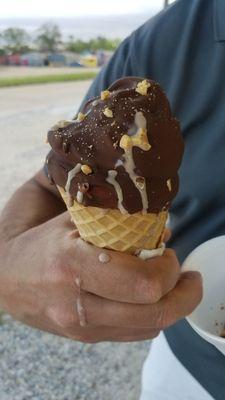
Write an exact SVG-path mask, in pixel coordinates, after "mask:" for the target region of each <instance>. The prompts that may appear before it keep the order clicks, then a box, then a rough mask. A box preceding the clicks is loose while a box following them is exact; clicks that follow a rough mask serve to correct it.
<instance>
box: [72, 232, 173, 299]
mask: <svg viewBox="0 0 225 400" xmlns="http://www.w3.org/2000/svg"><path fill="white" fill-rule="evenodd" d="M74 242H75V257H76V266H77V267H78V269H79V274H80V278H81V286H82V289H83V290H85V291H87V292H90V293H93V294H95V295H98V296H100V297H104V298H107V299H110V300H115V301H119V302H127V303H139V304H149V303H155V302H157V301H158V300H159V299H160V298H161V297H163V296H164V295H165V294H166V293H168V292H169V291H170V290H171V289H172V288H174V286H175V285H176V282H177V280H178V279H179V276H180V266H179V262H178V260H177V258H176V255H175V253H174V252H173V251H172V250H169V249H167V250H165V252H164V255H163V256H160V257H155V258H152V259H150V260H146V261H144V260H141V259H139V258H138V257H136V256H132V255H128V254H124V253H120V252H116V251H112V250H107V249H99V248H97V247H95V246H92V245H90V244H88V243H86V242H84V241H83V240H82V239H80V238H78V239H76V240H75V241H74ZM101 261H107V262H101Z"/></svg>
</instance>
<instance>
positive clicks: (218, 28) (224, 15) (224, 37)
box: [213, 0, 225, 42]
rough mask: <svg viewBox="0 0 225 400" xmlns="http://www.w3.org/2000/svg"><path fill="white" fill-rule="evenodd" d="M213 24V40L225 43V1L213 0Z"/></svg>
mask: <svg viewBox="0 0 225 400" xmlns="http://www.w3.org/2000/svg"><path fill="white" fill-rule="evenodd" d="M213 23H214V38H215V40H216V41H217V42H223V41H225V0H214V15H213Z"/></svg>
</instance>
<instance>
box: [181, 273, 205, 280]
mask: <svg viewBox="0 0 225 400" xmlns="http://www.w3.org/2000/svg"><path fill="white" fill-rule="evenodd" d="M184 275H185V278H186V279H197V278H198V279H201V281H202V275H201V274H200V272H198V271H187V272H184Z"/></svg>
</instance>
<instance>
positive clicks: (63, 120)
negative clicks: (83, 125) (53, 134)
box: [51, 119, 71, 131]
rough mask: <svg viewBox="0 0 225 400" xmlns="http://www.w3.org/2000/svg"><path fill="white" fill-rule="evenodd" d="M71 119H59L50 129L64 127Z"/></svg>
mask: <svg viewBox="0 0 225 400" xmlns="http://www.w3.org/2000/svg"><path fill="white" fill-rule="evenodd" d="M70 124H71V121H66V120H65V119H62V120H60V121H59V122H57V123H56V124H55V125H54V126H53V127H52V128H51V129H52V130H54V131H55V130H57V129H59V128H65V127H66V126H67V125H70Z"/></svg>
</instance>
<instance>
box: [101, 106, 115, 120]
mask: <svg viewBox="0 0 225 400" xmlns="http://www.w3.org/2000/svg"><path fill="white" fill-rule="evenodd" d="M103 114H104V115H105V116H106V117H107V118H113V112H112V110H110V108H108V107H106V108H105V109H104V111H103Z"/></svg>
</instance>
